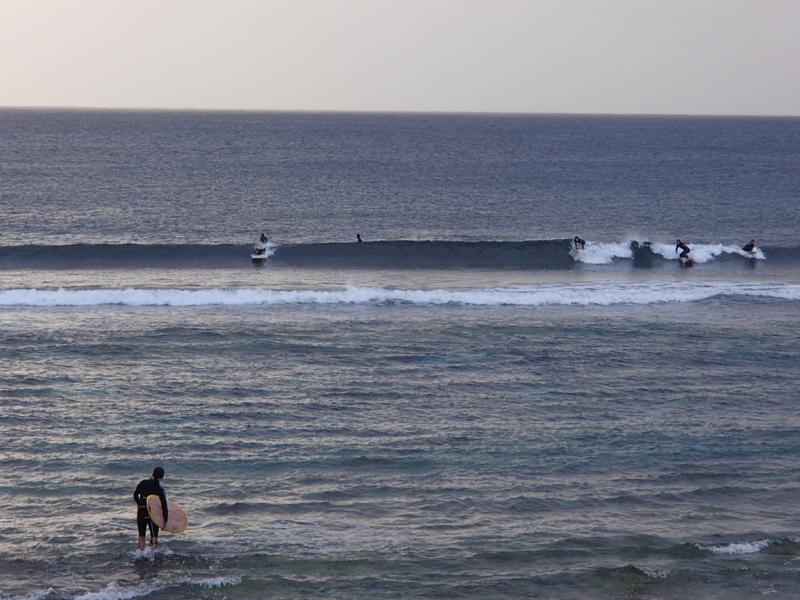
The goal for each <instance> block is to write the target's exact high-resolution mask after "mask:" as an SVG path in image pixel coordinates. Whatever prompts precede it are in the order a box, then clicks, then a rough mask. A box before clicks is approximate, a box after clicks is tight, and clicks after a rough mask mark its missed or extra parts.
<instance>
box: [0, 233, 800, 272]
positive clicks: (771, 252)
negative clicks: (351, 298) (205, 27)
mask: <svg viewBox="0 0 800 600" xmlns="http://www.w3.org/2000/svg"><path fill="white" fill-rule="evenodd" d="M691 247H692V257H693V258H694V259H695V262H697V263H708V262H711V261H715V260H723V261H730V260H738V261H751V260H753V259H754V260H765V259H767V258H769V260H770V261H774V260H778V261H786V260H789V261H794V262H798V263H800V248H782V247H775V248H766V249H759V250H758V251H757V252H756V253H755V255H751V254H749V253H747V252H745V251H744V250H742V249H741V248H740V247H738V246H734V245H729V244H691ZM251 251H252V248H251V247H250V246H248V245H237V244H217V245H212V244H150V245H148V244H69V245H62V246H45V245H26V246H0V269H103V268H129V269H136V268H165V267H168V268H176V269H180V268H193V269H198V268H249V267H250V266H251V261H250V253H251ZM677 260H678V254H677V253H676V252H675V245H674V244H670V243H661V242H637V241H630V240H624V241H618V242H602V241H592V240H589V241H588V242H587V244H586V247H585V248H584V249H582V250H580V251H576V250H574V249H573V248H572V244H571V241H570V240H567V239H555V240H529V241H485V242H459V241H435V240H434V241H406V240H395V241H377V242H364V243H352V242H348V243H312V244H272V243H270V245H269V247H268V257H267V259H266V260H264V261H263V263H264V265H265V266H268V267H278V268H279V267H317V268H326V267H335V268H436V269H447V268H492V269H556V270H558V269H571V268H574V267H575V266H576V265H578V264H581V263H582V264H589V265H607V264H612V263H618V262H622V261H625V262H628V263H630V264H632V266H634V267H653V266H656V265H657V264H659V263H661V264H668V261H677Z"/></svg>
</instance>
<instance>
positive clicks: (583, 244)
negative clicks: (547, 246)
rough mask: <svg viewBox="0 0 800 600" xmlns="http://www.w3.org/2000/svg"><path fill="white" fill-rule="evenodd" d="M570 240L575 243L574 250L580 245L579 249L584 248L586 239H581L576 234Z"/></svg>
mask: <svg viewBox="0 0 800 600" xmlns="http://www.w3.org/2000/svg"><path fill="white" fill-rule="evenodd" d="M572 241H573V243H574V244H575V250H577V249H578V246H580V247H581V250H583V249H584V248H586V240H582V239H581V238H579V237H578V236H577V235H576V236H575V239H573V240H572Z"/></svg>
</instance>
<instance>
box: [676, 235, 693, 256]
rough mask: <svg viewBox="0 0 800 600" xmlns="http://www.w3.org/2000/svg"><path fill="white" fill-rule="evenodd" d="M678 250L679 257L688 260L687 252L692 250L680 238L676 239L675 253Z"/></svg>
mask: <svg viewBox="0 0 800 600" xmlns="http://www.w3.org/2000/svg"><path fill="white" fill-rule="evenodd" d="M678 250H680V251H681V254H680V257H681V258H687V259H688V258H689V252H691V251H692V249H691V248H690V247H689V246H687V245H686V244H685V243H683V242H682V241H681V239H680V238H678V239H677V241H676V243H675V252H677V251H678Z"/></svg>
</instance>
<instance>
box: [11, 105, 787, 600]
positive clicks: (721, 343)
mask: <svg viewBox="0 0 800 600" xmlns="http://www.w3.org/2000/svg"><path fill="white" fill-rule="evenodd" d="M799 200H800V119H796V118H786V119H779V118H745V117H740V118H722V117H651V116H567V115H561V116H559V115H552V116H545V115H542V116H536V115H528V116H525V115H426V114H407V115H406V114H338V113H248V112H228V113H226V112H158V111H149V112H148V111H146V112H135V111H80V110H21V109H20V110H16V109H2V110H0V365H2V368H0V495H1V500H2V501H1V502H0V599H2V600H73V599H74V600H78V599H80V600H128V599H144V600H158V599H181V600H182V599H196V598H203V599H230V600H238V599H242V600H244V599H260V598H280V599H301V598H303V599H305V598H314V599H317V598H331V599H334V598H335V599H347V600H360V599H376V598H404V599H405V598H409V599H412V598H419V599H423V598H424V599H429V598H447V599H450V598H490V599H495V598H509V599H517V598H543V599H549V600H550V599H552V600H575V599H577V600H583V599H617V598H619V599H626V600H627V599H631V600H632V599H653V600H656V599H676V600H677V599H687V598H689V599H691V598H698V599H716V598H719V599H722V598H724V599H726V600H737V599H750V598H760V597H762V596H769V595H774V596H775V597H778V598H800V585H799V584H800V521H799V520H798V502H797V499H798V495H799V494H800V419H799V418H798V416H797V402H798V400H800V394H798V389H799V388H798V380H800V360H798V340H800V319H799V318H798V317H800V268H799V267H800V242H799V241H798V232H799V231H800V208H799V207H800V202H798V201H799ZM262 232H263V233H265V234H266V235H268V236H269V238H270V240H269V245H268V248H267V254H268V256H267V258H266V259H265V260H262V261H259V262H258V263H256V262H253V261H251V259H250V252H251V250H252V247H253V245H254V243H255V242H256V240H257V239H258V236H259V235H260V234H261V233H262ZM356 234H360V235H361V237H362V238H363V240H364V241H363V243H358V242H356ZM576 235H578V236H580V237H582V238H583V239H585V240H586V247H585V249H583V250H580V251H576V249H575V248H574V247H573V244H572V239H573V237H574V236H576ZM678 238H680V239H682V240H684V241H686V242H687V243H688V244H689V245H690V246H691V248H692V254H691V256H692V257H693V259H694V261H695V265H694V266H693V267H691V268H689V267H686V266H684V265H683V264H682V262H681V261H680V260H679V257H678V253H677V252H676V251H675V243H676V242H675V240H676V239H678ZM750 239H756V240H757V248H758V249H757V251H756V252H755V253H754V254H751V253H749V252H746V251H744V250H743V249H742V246H743V245H744V244H745V243H747V242H748V241H749V240H750ZM159 465H161V466H163V467H164V468H165V470H166V477H165V478H164V481H163V484H164V488H165V489H166V492H167V496H168V497H169V498H170V500H173V501H176V502H178V503H179V504H181V505H182V506H183V507H184V508H185V509H186V511H187V513H188V515H189V527H188V529H187V531H186V532H185V533H183V534H169V533H166V532H162V534H161V538H160V540H161V541H160V544H159V547H158V549H157V550H156V551H152V550H149V549H148V550H145V551H143V552H142V551H138V550H137V548H136V538H137V533H136V523H135V517H136V507H135V503H134V501H133V497H132V493H133V490H134V488H135V487H136V485H137V483H139V481H140V480H142V479H144V478H147V477H148V476H149V474H150V473H151V471H152V470H153V468H154V467H156V466H159Z"/></svg>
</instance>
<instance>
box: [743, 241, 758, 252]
mask: <svg viewBox="0 0 800 600" xmlns="http://www.w3.org/2000/svg"><path fill="white" fill-rule="evenodd" d="M755 249H756V245H755V244H754V243H753V242H750V243H749V244H745V245H744V246H742V250H744V251H745V252H752V251H753V250H755Z"/></svg>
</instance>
